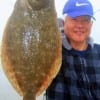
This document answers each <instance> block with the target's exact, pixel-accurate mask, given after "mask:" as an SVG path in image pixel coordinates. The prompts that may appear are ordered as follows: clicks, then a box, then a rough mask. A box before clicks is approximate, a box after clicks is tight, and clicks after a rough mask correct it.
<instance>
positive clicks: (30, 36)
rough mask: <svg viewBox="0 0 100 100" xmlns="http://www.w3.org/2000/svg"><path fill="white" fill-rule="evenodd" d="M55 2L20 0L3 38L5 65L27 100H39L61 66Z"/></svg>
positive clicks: (10, 76) (11, 78) (16, 87)
mask: <svg viewBox="0 0 100 100" xmlns="http://www.w3.org/2000/svg"><path fill="white" fill-rule="evenodd" d="M61 56H62V55H61V33H60V31H59V29H58V25H57V15H56V10H55V6H54V0H17V1H16V3H15V6H14V10H13V12H12V14H11V16H10V18H9V19H8V22H7V25H6V27H5V30H4V33H3V39H2V51H1V57H2V65H3V69H4V71H5V74H6V75H7V77H8V79H9V81H10V82H11V84H12V86H13V87H14V88H15V89H16V90H17V92H18V93H19V94H20V95H22V96H23V100H35V97H36V96H38V95H40V94H41V93H42V92H43V91H44V90H46V89H47V87H48V86H49V85H50V83H51V82H52V79H53V78H54V77H55V76H56V75H57V73H58V71H59V69H60V66H61V58H62V57H61Z"/></svg>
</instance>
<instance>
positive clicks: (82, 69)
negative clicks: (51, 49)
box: [46, 0, 100, 100]
mask: <svg viewBox="0 0 100 100" xmlns="http://www.w3.org/2000/svg"><path fill="white" fill-rule="evenodd" d="M63 15H64V21H63V28H64V34H65V37H64V36H63V39H62V66H61V70H60V71H59V73H58V75H57V76H56V78H55V79H54V80H53V82H52V83H51V85H50V86H49V87H48V89H47V91H46V100H100V46H99V45H97V44H94V43H93V41H92V39H91V38H90V33H91V28H92V24H93V19H94V17H93V7H92V5H91V3H90V2H89V1H88V0H69V1H68V2H67V3H66V4H65V6H64V8H63Z"/></svg>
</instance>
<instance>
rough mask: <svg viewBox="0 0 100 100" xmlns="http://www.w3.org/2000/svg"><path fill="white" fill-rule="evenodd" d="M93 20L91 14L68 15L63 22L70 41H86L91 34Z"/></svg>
mask: <svg viewBox="0 0 100 100" xmlns="http://www.w3.org/2000/svg"><path fill="white" fill-rule="evenodd" d="M92 23H93V22H92V21H91V17H90V16H79V17H76V18H70V17H69V16H66V18H65V22H64V24H63V27H64V33H65V35H66V36H67V37H68V39H69V41H70V42H76V43H81V42H85V41H86V40H87V38H88V37H89V35H90V31H91V27H92Z"/></svg>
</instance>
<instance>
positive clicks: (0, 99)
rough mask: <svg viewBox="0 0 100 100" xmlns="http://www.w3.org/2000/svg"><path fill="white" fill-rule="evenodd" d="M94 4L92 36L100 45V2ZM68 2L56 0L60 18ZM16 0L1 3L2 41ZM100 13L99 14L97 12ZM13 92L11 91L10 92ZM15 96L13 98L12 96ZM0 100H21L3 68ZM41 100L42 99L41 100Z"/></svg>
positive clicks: (0, 33) (0, 71)
mask: <svg viewBox="0 0 100 100" xmlns="http://www.w3.org/2000/svg"><path fill="white" fill-rule="evenodd" d="M90 1H91V2H92V4H93V7H94V11H95V12H96V13H95V18H96V21H95V22H94V24H93V29H92V32H91V33H92V34H91V36H92V37H93V38H94V41H95V42H97V43H100V30H99V27H100V19H99V18H100V12H99V11H98V9H100V0H90ZM65 2H66V0H55V7H56V11H57V15H58V17H61V16H62V9H63V5H64V4H65ZM14 3H15V0H1V2H0V41H1V40H2V34H3V30H4V28H5V25H6V22H7V20H8V18H9V16H10V15H11V13H12V11H13V7H14ZM97 11H98V12H97ZM10 90H11V91H10ZM12 95H13V96H12ZM15 98H16V99H15ZM0 100H21V99H20V96H19V95H18V94H17V93H16V92H15V91H14V90H13V88H12V86H11V84H9V82H8V80H7V78H6V77H5V75H4V73H3V71H2V68H1V66H0ZM40 100H41V99H40Z"/></svg>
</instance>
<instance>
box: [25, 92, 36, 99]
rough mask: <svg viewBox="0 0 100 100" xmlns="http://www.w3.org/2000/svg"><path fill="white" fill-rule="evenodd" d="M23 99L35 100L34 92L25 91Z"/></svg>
mask: <svg viewBox="0 0 100 100" xmlns="http://www.w3.org/2000/svg"><path fill="white" fill-rule="evenodd" d="M23 100H36V97H35V95H34V94H32V93H26V94H25V95H24V96H23Z"/></svg>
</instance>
